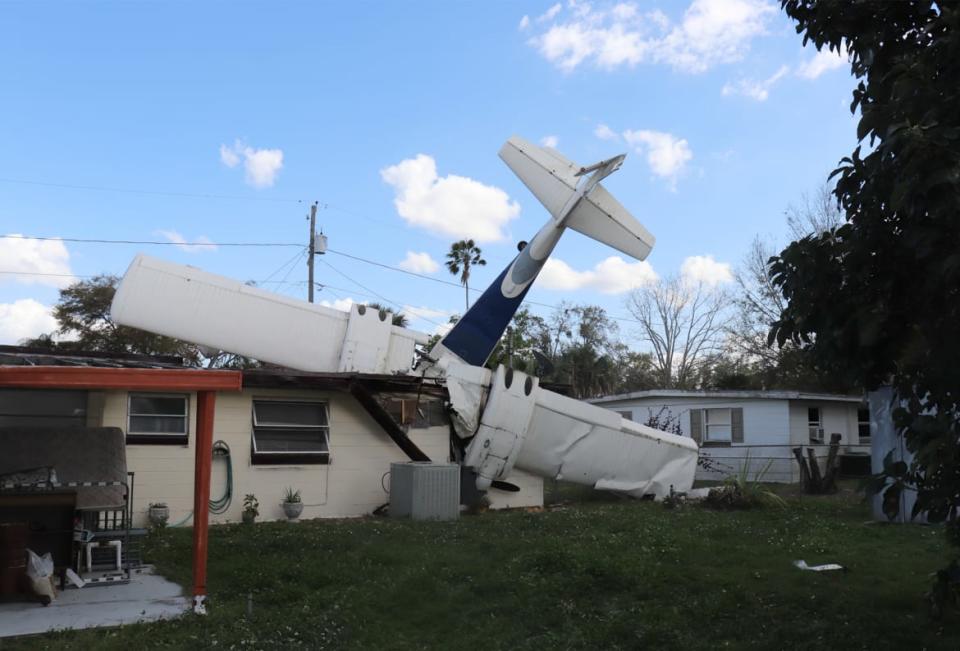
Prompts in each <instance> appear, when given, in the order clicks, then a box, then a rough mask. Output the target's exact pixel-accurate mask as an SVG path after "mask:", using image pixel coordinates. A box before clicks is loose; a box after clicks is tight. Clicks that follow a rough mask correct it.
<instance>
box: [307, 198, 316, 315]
mask: <svg viewBox="0 0 960 651" xmlns="http://www.w3.org/2000/svg"><path fill="white" fill-rule="evenodd" d="M316 245H317V202H316V201H314V202H313V205H312V206H310V250H309V252H308V254H307V300H308V301H309V302H311V303H313V256H314V252H315V251H316Z"/></svg>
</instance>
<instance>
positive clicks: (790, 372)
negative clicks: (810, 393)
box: [727, 185, 844, 388]
mask: <svg viewBox="0 0 960 651" xmlns="http://www.w3.org/2000/svg"><path fill="white" fill-rule="evenodd" d="M786 217H787V228H788V230H789V232H790V236H791V238H792V239H801V238H804V237H807V236H810V235H818V234H820V233H824V232H826V231H828V230H831V229H833V228H836V227H838V226H840V225H842V224H843V221H844V218H843V212H842V211H841V210H840V209H839V207H838V206H837V203H836V199H835V198H834V196H833V194H832V193H831V191H830V186H828V185H823V186H821V187H820V188H818V189H817V191H816V192H814V193H813V194H812V195H809V194H804V195H802V197H801V201H800V203H799V204H798V205H791V206H789V207H788V208H787V210H786ZM779 249H780V247H778V246H777V245H776V243H775V242H774V241H772V240H767V239H763V238H761V237H759V236H758V237H756V238H754V240H753V242H752V244H751V245H750V249H749V251H748V252H747V254H746V255H745V256H744V258H743V260H742V262H741V263H740V266H739V267H737V269H736V271H735V272H734V280H735V282H736V285H737V291H736V293H735V294H734V296H733V298H732V304H733V307H734V316H733V318H732V319H731V320H730V323H729V325H728V328H727V335H728V339H727V345H728V347H729V352H728V354H729V355H731V356H732V357H734V358H736V359H738V360H739V361H740V362H743V363H745V364H746V365H748V366H750V367H752V368H753V369H754V370H755V371H757V372H759V373H760V374H761V377H762V381H763V384H764V385H765V386H776V385H781V384H783V385H788V386H791V387H792V388H798V386H797V385H803V386H805V387H812V386H815V385H817V384H819V380H818V379H817V377H816V373H815V370H814V369H811V368H807V367H806V360H805V356H804V355H802V351H800V350H799V349H798V348H796V347H795V346H793V345H792V344H787V345H786V346H785V347H783V348H777V347H773V346H768V345H767V336H768V334H769V332H770V327H771V325H772V324H773V323H774V322H775V321H776V320H777V319H779V318H780V314H781V313H782V312H783V310H784V308H785V307H786V301H784V299H783V295H782V294H781V292H780V291H779V290H778V288H777V287H776V286H775V285H774V284H773V283H772V282H771V280H770V269H769V261H770V258H771V257H773V256H774V255H776V254H777V253H778V252H779Z"/></svg>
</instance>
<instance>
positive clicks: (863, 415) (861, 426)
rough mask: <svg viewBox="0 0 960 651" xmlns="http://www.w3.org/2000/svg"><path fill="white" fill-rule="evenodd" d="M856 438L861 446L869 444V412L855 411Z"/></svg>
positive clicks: (863, 410)
mask: <svg viewBox="0 0 960 651" xmlns="http://www.w3.org/2000/svg"><path fill="white" fill-rule="evenodd" d="M857 436H858V437H859V439H860V444H861V445H867V444H869V443H870V410H869V409H858V410H857Z"/></svg>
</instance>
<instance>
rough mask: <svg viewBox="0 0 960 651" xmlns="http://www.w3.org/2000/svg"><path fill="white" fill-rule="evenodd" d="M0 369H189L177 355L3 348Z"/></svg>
mask: <svg viewBox="0 0 960 651" xmlns="http://www.w3.org/2000/svg"><path fill="white" fill-rule="evenodd" d="M0 366H89V367H96V368H99V367H103V368H186V367H185V366H184V365H183V358H182V357H177V356H176V355H137V354H134V353H112V352H111V353H107V352H101V351H92V350H81V351H69V352H68V351H58V350H47V349H45V348H29V347H26V346H0Z"/></svg>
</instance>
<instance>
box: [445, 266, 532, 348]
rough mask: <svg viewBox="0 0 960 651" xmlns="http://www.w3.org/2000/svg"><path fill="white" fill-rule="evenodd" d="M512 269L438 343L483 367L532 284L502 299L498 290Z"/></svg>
mask: <svg viewBox="0 0 960 651" xmlns="http://www.w3.org/2000/svg"><path fill="white" fill-rule="evenodd" d="M514 259H516V258H514ZM512 266H513V261H511V262H510V264H509V265H507V268H506V269H504V270H503V271H502V272H501V273H500V275H499V276H497V279H496V280H494V281H493V282H492V283H490V286H489V287H487V290H486V291H485V292H483V294H482V295H481V296H480V298H478V299H477V301H476V302H475V303H474V304H473V305H472V306H471V307H470V309H469V310H467V313H466V314H464V315H463V318H461V319H460V320H459V321H457V323H456V325H455V326H453V329H452V330H451V331H450V332H448V333H447V336H446V337H444V338H443V340H442V342H441V343H443V345H444V346H446V347H447V348H448V349H449V350H450V352H452V353H454V354H455V355H457V356H458V357H459V358H460V359H462V360H463V361H465V362H466V363H467V364H471V365H473V366H483V365H484V363H486V361H487V358H488V357H490V353H492V352H493V349H494V347H495V346H496V345H497V342H498V341H499V340H500V336H501V335H503V332H504V330H506V329H507V325H509V324H510V319H512V318H513V315H514V314H516V312H517V309H518V308H519V307H520V304H521V303H522V302H523V297H524V296H526V295H527V290H529V289H530V286H531V285H533V283H532V282H531V283H528V284H527V286H526V287H525V288H524V289H523V291H522V292H520V294H519V295H518V296H515V297H514V298H507V297H506V296H504V295H503V292H502V291H501V289H500V288H501V286H502V284H503V278H504V276H506V274H507V272H508V271H510V268H511V267H512Z"/></svg>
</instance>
